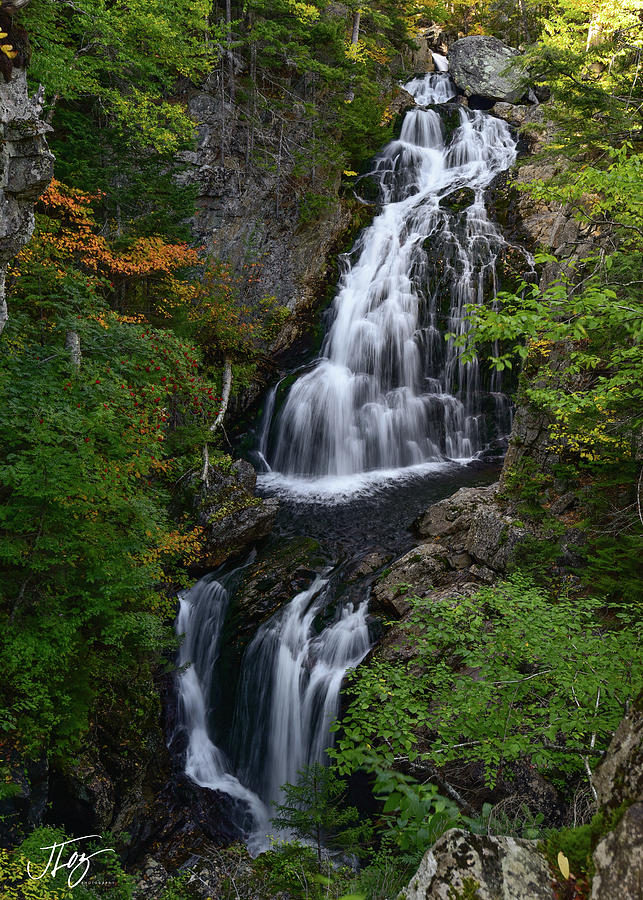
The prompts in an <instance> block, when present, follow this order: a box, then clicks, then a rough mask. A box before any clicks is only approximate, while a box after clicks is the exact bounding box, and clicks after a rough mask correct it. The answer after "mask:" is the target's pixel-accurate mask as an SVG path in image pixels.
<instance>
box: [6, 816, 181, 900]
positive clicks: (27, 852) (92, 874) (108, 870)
mask: <svg viewBox="0 0 643 900" xmlns="http://www.w3.org/2000/svg"><path fill="white" fill-rule="evenodd" d="M68 840H69V837H68V835H66V834H65V833H64V832H63V831H61V829H59V828H52V827H49V826H43V827H39V828H36V829H35V830H34V831H32V833H31V834H30V835H29V837H28V838H26V839H25V840H24V841H23V842H22V843H21V844H20V845H19V846H18V847H16V848H15V850H13V851H11V852H9V853H7V852H6V851H0V888H1V889H2V897H3V898H6V900H131V898H132V896H133V892H134V887H135V881H134V879H133V878H132V877H131V876H130V875H127V874H126V872H125V871H124V869H123V867H122V864H121V862H120V860H119V857H118V855H117V854H116V853H115V852H112V851H111V850H110V852H106V853H103V852H98V853H97V855H96V856H93V857H92V858H91V860H90V864H89V867H88V869H87V873H86V874H85V875H84V876H83V871H84V865H81V866H80V867H79V868H77V869H75V870H72V868H68V867H67V866H66V865H64V864H66V863H67V862H69V861H70V860H71V858H72V854H73V853H74V850H77V852H78V853H79V854H80V853H85V854H87V856H89V855H90V854H92V853H96V852H97V851H102V850H105V849H107V848H111V847H112V846H113V842H112V836H111V835H109V834H106V835H103V836H101V838H100V840H93V841H86V840H84V841H82V842H81V843H80V844H68V845H67V847H64V848H63V849H62V853H61V856H60V863H61V866H62V867H61V868H60V869H59V870H58V871H57V872H56V873H55V874H53V875H52V869H53V866H52V867H50V868H49V869H48V870H47V871H45V870H46V868H47V865H48V862H49V860H50V856H51V852H52V851H51V847H52V846H53V845H54V843H58V844H60V843H62V842H65V841H68ZM57 856H58V853H57V851H56V853H55V855H54V857H53V861H54V863H55V862H56V859H57ZM43 873H44V874H43ZM39 876H42V877H39ZM69 879H71V886H70V884H69ZM78 879H81V880H80V881H78V883H77V884H75V883H74V882H76V881H77V880H78ZM167 900H174V898H171V897H168V898H167ZM177 900H178V898H177Z"/></svg>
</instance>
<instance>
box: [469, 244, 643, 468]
mask: <svg viewBox="0 0 643 900" xmlns="http://www.w3.org/2000/svg"><path fill="white" fill-rule="evenodd" d="M552 260H553V257H548V256H540V257H537V261H539V262H551V261H552ZM622 260H623V257H622V256H620V255H615V256H613V257H608V258H606V259H605V260H602V261H598V262H597V261H595V260H594V261H593V260H583V264H584V265H586V266H587V265H591V264H592V263H597V265H596V267H595V270H594V271H593V272H590V273H589V274H588V275H587V276H586V277H585V278H584V279H583V280H582V282H581V283H580V284H577V281H578V275H577V273H576V272H575V271H574V269H571V270H568V272H566V273H565V274H562V275H561V276H560V278H559V279H558V280H557V281H555V282H553V283H551V284H549V285H548V286H547V287H546V288H544V289H541V288H540V286H539V285H536V284H526V283H523V284H522V285H521V289H520V291H519V293H518V294H503V293H501V294H499V296H498V300H499V303H500V308H499V309H490V308H484V307H478V308H476V309H473V308H472V309H470V311H469V321H470V329H469V331H468V332H467V334H465V335H462V336H461V337H459V338H455V341H456V344H458V345H459V346H462V347H463V348H465V353H464V358H465V359H471V358H473V357H474V356H475V353H476V348H478V347H480V346H483V345H484V346H490V345H491V344H493V342H496V341H501V342H502V344H503V347H504V348H505V352H504V353H502V354H501V355H499V356H498V355H490V357H489V359H490V361H491V362H492V364H493V365H495V367H496V368H497V369H498V370H502V369H503V368H507V367H510V366H511V357H512V356H518V357H519V358H521V359H523V360H527V362H529V359H528V358H529V355H530V354H532V356H539V357H540V362H541V363H542V361H543V358H544V360H545V361H546V360H547V358H548V357H549V356H550V355H551V354H554V355H555V357H556V359H557V364H556V365H554V366H552V367H550V368H548V367H547V365H542V364H541V367H540V369H539V374H540V376H541V377H539V378H538V379H537V380H535V381H534V383H533V384H525V385H524V386H523V393H524V397H525V399H526V400H527V401H528V402H529V403H531V404H533V405H534V406H535V407H536V408H538V409H543V410H546V411H547V412H548V413H550V415H551V417H552V426H551V438H552V441H553V442H554V443H557V444H558V445H560V446H561V448H563V449H564V450H565V452H566V453H567V454H568V455H570V454H574V455H576V457H580V458H581V459H584V460H588V461H590V462H601V463H602V462H607V463H609V462H612V461H614V460H621V459H624V458H625V459H627V458H628V457H629V456H630V455H631V453H632V450H633V442H634V439H635V435H636V434H637V433H638V431H639V429H640V428H641V427H642V426H643V416H642V415H641V410H642V409H643V388H642V387H641V385H642V384H643V354H641V350H640V342H641V337H642V336H643V301H642V300H641V295H640V294H636V293H635V292H634V291H633V292H632V293H631V294H630V296H629V299H628V300H627V301H623V300H621V299H620V298H619V293H618V292H617V290H616V288H618V287H619V285H620V282H619V280H618V272H619V269H620V263H621V262H622ZM610 277H612V278H614V284H615V288H614V289H613V288H612V287H609V286H608V285H607V284H606V281H607V280H608V279H609V278H610ZM452 337H454V336H452ZM561 346H564V348H565V350H564V358H562V359H560V357H561V351H560V349H559V348H560V347H561ZM582 378H585V379H586V380H587V386H582V385H579V387H577V388H574V387H570V381H573V380H574V379H575V380H576V381H577V382H578V380H579V379H582Z"/></svg>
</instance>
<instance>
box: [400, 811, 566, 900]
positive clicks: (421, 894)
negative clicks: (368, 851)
mask: <svg viewBox="0 0 643 900" xmlns="http://www.w3.org/2000/svg"><path fill="white" fill-rule="evenodd" d="M537 846H538V844H537V842H536V841H526V840H519V839H515V838H510V837H495V836H493V835H474V834H469V833H468V832H466V831H461V830H460V829H457V828H453V829H451V830H450V831H447V832H446V833H445V834H444V835H442V837H441V838H440V839H439V840H438V841H437V842H436V843H435V844H434V845H433V847H432V848H431V849H430V850H428V851H427V852H426V853H425V855H424V858H423V859H422V862H421V863H420V867H419V869H418V870H417V872H416V873H415V875H414V876H413V878H411V880H410V882H409V884H408V886H407V888H406V890H404V891H403V892H402V894H401V896H402V897H404V898H405V900H452V898H454V897H458V896H471V897H475V898H476V900H527V898H529V900H553V897H554V895H553V893H552V889H551V885H550V876H549V867H548V865H547V862H546V860H545V858H544V857H543V856H542V855H541V854H540V853H539V852H538V849H537ZM464 891H468V893H466V894H463V892H464ZM458 892H460V893H458Z"/></svg>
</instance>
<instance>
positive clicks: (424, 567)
mask: <svg viewBox="0 0 643 900" xmlns="http://www.w3.org/2000/svg"><path fill="white" fill-rule="evenodd" d="M447 570H448V562H447V552H446V550H445V549H444V548H443V547H441V546H440V545H439V544H420V546H419V547H415V548H414V549H413V550H410V551H409V552H408V553H407V554H405V556H403V557H402V558H401V559H399V560H397V562H396V563H395V565H394V566H393V567H392V569H391V570H390V571H389V572H387V573H386V574H385V575H383V576H382V578H380V580H379V581H378V582H377V583H376V585H375V586H374V588H373V595H372V600H371V609H372V610H373V611H374V612H376V613H377V612H384V613H386V614H387V615H390V616H394V617H395V618H402V617H403V616H405V615H406V613H408V612H409V611H410V609H411V604H410V603H409V601H408V600H407V596H409V595H410V596H413V595H416V596H419V597H426V595H427V594H428V593H429V591H430V590H431V588H432V587H435V586H436V585H437V584H440V582H441V581H442V579H443V577H444V574H445V573H446V572H447Z"/></svg>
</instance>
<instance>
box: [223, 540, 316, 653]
mask: <svg viewBox="0 0 643 900" xmlns="http://www.w3.org/2000/svg"><path fill="white" fill-rule="evenodd" d="M322 564H323V562H322V558H321V555H320V548H319V544H318V543H317V541H315V540H313V539H312V538H305V537H302V538H295V539H294V540H292V541H288V542H286V543H282V542H280V543H279V544H278V545H277V547H273V546H269V547H266V548H265V550H264V551H262V553H261V554H260V555H259V556H258V558H257V559H256V561H255V562H254V563H253V564H252V565H250V566H248V568H247V569H246V570H245V572H244V573H243V576H242V580H241V582H240V584H239V587H238V589H237V591H236V592H235V600H234V604H235V605H234V609H233V610H232V617H233V618H232V622H233V625H234V635H235V637H234V640H235V642H238V641H239V640H241V642H242V643H243V642H244V641H245V640H247V637H248V635H250V634H254V632H255V631H256V630H257V628H258V627H259V625H260V624H261V623H262V622H264V621H265V620H266V619H268V618H269V617H270V616H271V615H273V613H275V612H276V611H277V610H278V609H279V608H280V607H282V606H285V604H286V603H289V602H290V601H291V600H292V598H293V597H294V596H295V594H299V593H300V592H301V591H304V590H306V588H308V587H310V584H311V582H312V581H313V580H314V578H315V575H316V574H317V572H318V571H319V569H320V567H321V565H322Z"/></svg>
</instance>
